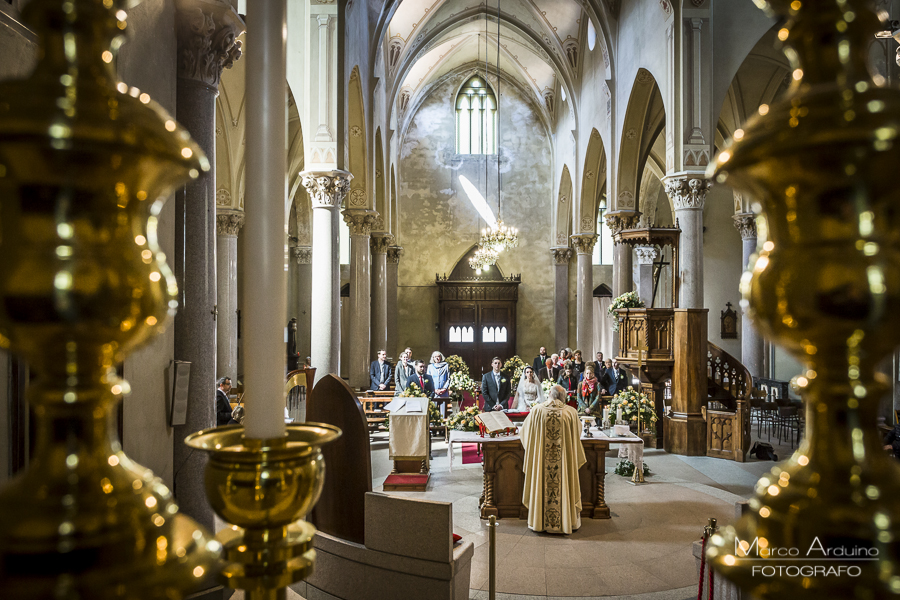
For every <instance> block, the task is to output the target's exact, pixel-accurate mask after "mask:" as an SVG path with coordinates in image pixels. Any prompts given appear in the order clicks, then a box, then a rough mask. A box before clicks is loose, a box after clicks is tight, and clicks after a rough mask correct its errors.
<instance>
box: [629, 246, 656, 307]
mask: <svg viewBox="0 0 900 600" xmlns="http://www.w3.org/2000/svg"><path fill="white" fill-rule="evenodd" d="M634 253H635V254H637V259H638V297H639V298H640V299H641V300H643V301H644V304H646V305H647V308H650V307H651V306H653V261H655V260H656V259H657V257H658V256H659V249H658V248H657V247H656V246H637V247H636V248H635V249H634Z"/></svg>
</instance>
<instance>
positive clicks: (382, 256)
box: [369, 233, 394, 356]
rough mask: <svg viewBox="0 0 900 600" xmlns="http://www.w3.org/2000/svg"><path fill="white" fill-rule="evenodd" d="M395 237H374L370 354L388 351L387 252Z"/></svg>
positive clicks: (377, 235)
mask: <svg viewBox="0 0 900 600" xmlns="http://www.w3.org/2000/svg"><path fill="white" fill-rule="evenodd" d="M393 241H394V236H392V235H390V234H387V233H376V234H373V235H372V239H371V240H370V242H369V245H370V247H371V249H372V343H371V347H370V348H369V354H370V355H371V356H375V354H376V353H377V352H378V351H379V350H385V351H387V293H388V292H387V252H388V248H389V247H390V245H391V242H393Z"/></svg>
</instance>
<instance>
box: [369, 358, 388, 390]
mask: <svg viewBox="0 0 900 600" xmlns="http://www.w3.org/2000/svg"><path fill="white" fill-rule="evenodd" d="M369 380H371V382H372V386H371V387H370V388H369V389H370V390H378V391H384V390H386V389H387V388H388V385H390V383H391V363H389V362H388V361H387V352H385V351H384V350H379V351H378V360H375V361H372V364H371V365H369Z"/></svg>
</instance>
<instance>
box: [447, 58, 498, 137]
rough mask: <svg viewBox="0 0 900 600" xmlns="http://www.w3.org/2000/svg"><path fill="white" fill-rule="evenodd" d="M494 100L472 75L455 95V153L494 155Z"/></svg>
mask: <svg viewBox="0 0 900 600" xmlns="http://www.w3.org/2000/svg"><path fill="white" fill-rule="evenodd" d="M496 130H497V98H496V97H495V96H494V91H493V90H492V89H491V87H490V86H489V85H488V84H487V82H486V81H485V80H484V78H482V77H480V76H478V75H473V76H472V77H470V78H469V80H468V81H466V83H465V84H464V85H463V86H462V88H460V90H459V94H457V96H456V153H457V154H496V152H497V150H496V148H497V143H496V133H495V132H496Z"/></svg>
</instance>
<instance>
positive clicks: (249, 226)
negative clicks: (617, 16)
mask: <svg viewBox="0 0 900 600" xmlns="http://www.w3.org/2000/svg"><path fill="white" fill-rule="evenodd" d="M286 29H287V25H286V8H285V0H274V1H271V2H248V3H247V44H246V46H245V47H246V50H247V53H246V57H245V58H244V60H246V61H247V70H246V73H247V81H246V88H247V96H246V97H247V110H246V115H247V121H246V151H245V152H244V156H245V157H246V165H247V166H246V194H245V200H244V203H245V210H246V224H245V225H244V231H243V234H242V235H243V237H244V256H245V258H246V264H245V265H244V268H243V269H241V273H242V275H243V286H244V290H246V291H247V294H246V295H245V298H244V324H245V325H244V336H245V337H244V348H245V351H246V354H245V358H244V365H245V368H244V385H245V388H246V390H247V403H246V409H245V410H246V417H245V419H244V434H245V435H246V436H247V437H248V438H253V439H275V438H282V437H284V433H285V428H284V406H285V404H284V370H285V362H286V354H285V349H284V344H283V343H281V340H282V339H283V337H284V333H283V332H284V323H283V320H284V315H285V312H286V310H287V282H286V280H285V272H284V232H285V214H284V206H285V200H286V197H287V183H286V179H285V170H284V165H285V164H287V152H286V150H285V142H284V140H285V121H286V118H285V111H286V110H287V107H286V104H285V100H284V99H285V94H286V92H285V73H286V56H287V52H286V49H285V48H286V40H285V36H286Z"/></svg>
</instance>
